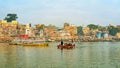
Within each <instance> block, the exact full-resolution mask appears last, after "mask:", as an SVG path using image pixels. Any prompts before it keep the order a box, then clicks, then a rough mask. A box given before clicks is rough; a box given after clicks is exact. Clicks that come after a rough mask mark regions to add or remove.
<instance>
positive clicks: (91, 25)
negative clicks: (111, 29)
mask: <svg viewBox="0 0 120 68" xmlns="http://www.w3.org/2000/svg"><path fill="white" fill-rule="evenodd" d="M87 27H89V28H90V30H92V29H98V25H94V24H89V25H87Z"/></svg>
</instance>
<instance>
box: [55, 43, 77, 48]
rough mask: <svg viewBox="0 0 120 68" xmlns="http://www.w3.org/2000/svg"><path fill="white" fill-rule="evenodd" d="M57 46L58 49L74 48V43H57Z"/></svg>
mask: <svg viewBox="0 0 120 68" xmlns="http://www.w3.org/2000/svg"><path fill="white" fill-rule="evenodd" d="M57 48H58V49H73V48H75V44H72V43H65V44H63V45H61V44H59V45H58V46H57Z"/></svg>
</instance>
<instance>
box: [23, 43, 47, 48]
mask: <svg viewBox="0 0 120 68" xmlns="http://www.w3.org/2000/svg"><path fill="white" fill-rule="evenodd" d="M22 45H23V46H43V47H46V46H48V43H47V42H44V43H24V44H22Z"/></svg>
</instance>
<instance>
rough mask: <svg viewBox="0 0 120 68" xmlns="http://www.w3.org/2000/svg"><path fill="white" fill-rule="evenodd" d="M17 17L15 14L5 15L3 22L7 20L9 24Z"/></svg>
mask: <svg viewBox="0 0 120 68" xmlns="http://www.w3.org/2000/svg"><path fill="white" fill-rule="evenodd" d="M17 18H18V17H17V14H11V13H10V14H7V17H5V19H4V20H7V22H11V21H13V20H16V19H17Z"/></svg>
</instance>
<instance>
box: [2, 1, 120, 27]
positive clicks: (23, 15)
mask: <svg viewBox="0 0 120 68" xmlns="http://www.w3.org/2000/svg"><path fill="white" fill-rule="evenodd" d="M119 3H120V1H119V0H104V1H101V0H84V1H83V0H52V1H50V0H41V1H40V0H11V1H10V0H6V1H5V0H0V8H1V9H0V20H2V19H4V18H5V17H6V15H7V14H8V13H15V14H17V16H18V19H17V21H18V22H20V23H23V24H25V23H31V24H32V25H34V24H38V23H43V24H46V25H49V24H53V25H55V26H63V23H65V22H68V23H70V24H75V25H88V24H99V25H108V24H114V25H119V23H120V19H119V18H120V16H119V15H120V8H119V7H120V4H119Z"/></svg>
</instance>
